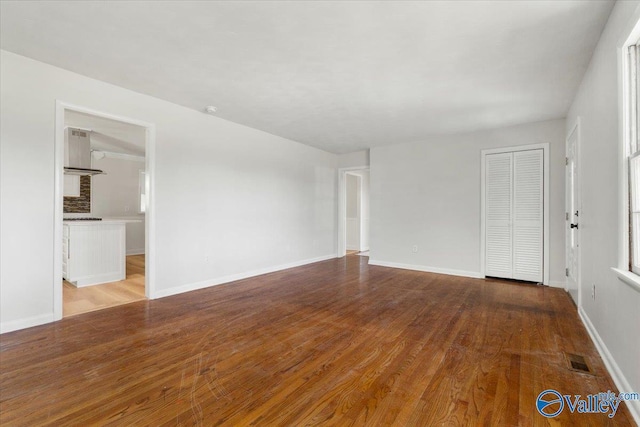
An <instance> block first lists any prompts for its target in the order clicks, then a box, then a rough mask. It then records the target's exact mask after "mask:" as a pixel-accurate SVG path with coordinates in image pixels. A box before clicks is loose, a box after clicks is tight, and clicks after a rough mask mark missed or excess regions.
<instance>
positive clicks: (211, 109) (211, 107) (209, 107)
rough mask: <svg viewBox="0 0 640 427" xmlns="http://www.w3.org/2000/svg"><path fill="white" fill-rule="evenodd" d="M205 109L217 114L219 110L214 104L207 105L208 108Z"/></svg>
mask: <svg viewBox="0 0 640 427" xmlns="http://www.w3.org/2000/svg"><path fill="white" fill-rule="evenodd" d="M204 111H205V112H206V113H207V114H215V113H216V111H218V109H217V108H216V107H214V106H213V105H209V106H208V107H206V108H205V109H204Z"/></svg>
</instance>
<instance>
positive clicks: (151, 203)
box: [52, 100, 156, 321]
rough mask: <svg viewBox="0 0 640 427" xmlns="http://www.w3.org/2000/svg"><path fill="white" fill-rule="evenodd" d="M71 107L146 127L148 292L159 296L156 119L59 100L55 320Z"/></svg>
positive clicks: (149, 295) (59, 315) (58, 315)
mask: <svg viewBox="0 0 640 427" xmlns="http://www.w3.org/2000/svg"><path fill="white" fill-rule="evenodd" d="M66 110H71V111H75V112H79V113H84V114H91V115H93V116H98V117H102V118H106V119H111V120H117V121H119V122H124V123H128V124H131V125H136V126H140V127H143V128H145V129H146V132H145V136H146V142H145V170H146V183H145V186H146V191H147V193H146V194H147V205H146V206H147V210H146V213H145V252H146V255H145V295H146V297H147V298H149V299H153V298H155V297H156V289H155V271H156V270H155V264H156V263H155V197H154V194H155V191H154V190H155V158H156V155H155V154H156V127H155V124H153V123H147V122H143V121H141V120H137V119H132V118H129V117H123V116H118V115H115V114H111V113H105V112H102V111H96V110H93V109H90V108H86V107H82V106H78V105H73V104H69V103H66V102H64V101H61V100H56V116H55V117H56V121H55V139H54V217H53V220H54V227H53V262H54V265H53V280H52V284H53V317H54V318H53V321H56V320H60V319H62V315H63V308H62V305H63V299H62V218H63V215H62V213H63V212H62V211H63V196H62V194H63V188H62V182H63V166H64V123H65V111H66Z"/></svg>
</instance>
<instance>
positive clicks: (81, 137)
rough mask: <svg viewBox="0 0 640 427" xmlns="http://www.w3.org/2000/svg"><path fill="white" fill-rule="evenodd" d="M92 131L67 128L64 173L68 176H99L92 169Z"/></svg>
mask: <svg viewBox="0 0 640 427" xmlns="http://www.w3.org/2000/svg"><path fill="white" fill-rule="evenodd" d="M90 135H91V131H90V130H88V129H79V128H72V127H67V128H66V129H65V130H64V173H65V174H67V175H99V174H104V172H102V171H101V170H99V169H92V168H91V139H90V138H91V136H90Z"/></svg>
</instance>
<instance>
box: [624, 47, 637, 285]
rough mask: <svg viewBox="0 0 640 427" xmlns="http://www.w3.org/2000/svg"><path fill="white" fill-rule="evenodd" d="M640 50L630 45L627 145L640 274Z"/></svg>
mask: <svg viewBox="0 0 640 427" xmlns="http://www.w3.org/2000/svg"><path fill="white" fill-rule="evenodd" d="M639 51H640V49H639V48H638V44H634V45H631V46H629V74H628V75H629V115H628V123H629V126H628V132H629V135H628V144H627V147H626V153H627V156H628V170H629V270H631V271H633V272H634V273H637V274H640V143H639V141H638V133H639V132H638V125H639V123H640V119H639V117H638V114H639V112H640V108H638V99H639V98H640V97H639V96H638V89H639V88H640V84H639V82H638V77H639V76H640V73H639V72H638V70H639V66H640V62H639V56H640V55H639Z"/></svg>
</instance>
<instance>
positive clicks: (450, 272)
mask: <svg viewBox="0 0 640 427" xmlns="http://www.w3.org/2000/svg"><path fill="white" fill-rule="evenodd" d="M369 265H379V266H380V267H392V268H401V269H403V270H415V271H424V272H427V273H438V274H448V275H450V276H462V277H473V278H474V279H481V278H483V277H484V276H482V275H481V274H480V273H479V272H477V271H464V270H453V269H449V268H439V267H429V266H426V265H411V264H401V263H398V262H387V261H379V260H372V259H371V258H369Z"/></svg>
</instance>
